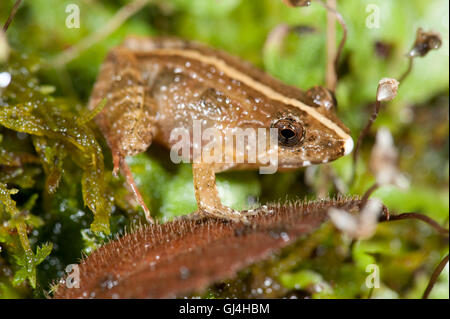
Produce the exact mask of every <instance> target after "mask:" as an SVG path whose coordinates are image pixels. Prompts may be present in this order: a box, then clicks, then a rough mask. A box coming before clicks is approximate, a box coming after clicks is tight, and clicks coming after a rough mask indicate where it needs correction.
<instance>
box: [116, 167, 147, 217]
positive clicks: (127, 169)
mask: <svg viewBox="0 0 450 319" xmlns="http://www.w3.org/2000/svg"><path fill="white" fill-rule="evenodd" d="M119 161H120V164H119V165H120V168H121V169H122V173H123V174H124V175H125V178H126V180H127V183H128V185H129V186H130V188H131V190H132V191H133V194H134V197H135V198H136V201H137V202H138V203H139V205H141V207H142V209H143V210H144V213H145V219H147V221H148V222H149V223H151V224H153V222H154V221H153V218H152V216H151V215H150V210H149V209H148V207H147V205H146V204H145V202H144V199H143V198H142V195H141V193H140V192H139V189H138V187H137V185H136V182H135V181H134V177H133V173H132V172H131V169H130V167H129V166H128V164H127V162H126V161H125V158H121V159H119Z"/></svg>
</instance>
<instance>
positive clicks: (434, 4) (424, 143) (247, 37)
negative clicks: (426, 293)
mask: <svg viewBox="0 0 450 319" xmlns="http://www.w3.org/2000/svg"><path fill="white" fill-rule="evenodd" d="M129 2H131V1H124V0H122V1H121V0H114V1H100V0H97V1H96V0H70V1H63V0H33V1H27V0H25V1H23V3H22V5H21V6H20V9H19V11H18V13H17V15H16V17H15V19H14V21H13V23H12V24H11V26H10V28H9V30H8V31H7V34H6V36H7V41H8V43H9V46H10V47H11V53H10V56H9V59H8V60H7V61H5V62H4V63H2V64H0V72H9V73H10V74H12V75H13V77H12V83H11V85H10V87H7V88H5V89H4V90H2V89H1V88H0V90H1V91H0V160H2V161H3V162H0V183H4V185H7V186H8V189H11V188H13V187H14V188H16V189H18V190H19V192H18V193H17V194H14V195H12V199H14V200H15V201H16V202H17V206H18V207H19V211H20V212H22V213H23V212H24V211H25V212H26V213H27V214H28V215H26V216H25V217H23V218H22V217H20V218H22V219H20V218H19V217H17V218H16V219H14V218H13V215H14V214H12V213H11V212H10V210H11V209H9V210H8V209H6V208H2V205H1V204H0V221H1V222H2V223H3V226H0V230H1V231H0V248H1V250H0V297H3V298H25V297H43V296H44V295H45V292H46V291H48V289H49V287H50V283H51V282H52V281H53V280H56V279H57V278H58V277H60V276H62V275H63V274H64V268H65V266H66V265H68V264H70V263H75V262H77V261H78V260H79V258H80V257H81V253H82V252H83V253H86V254H89V252H91V251H92V250H93V249H95V248H96V247H98V246H99V245H101V243H103V242H104V241H105V240H108V239H110V238H113V236H114V235H116V234H122V233H123V231H124V228H125V227H126V226H129V225H131V224H133V223H136V222H139V221H142V217H143V216H142V212H141V211H140V209H139V208H138V207H136V205H132V204H130V201H129V199H130V198H129V194H128V192H127V190H126V189H125V187H124V185H123V180H122V179H121V180H115V179H112V178H111V166H112V165H111V156H110V154H109V150H108V148H107V147H106V146H105V143H104V140H103V139H102V137H101V136H100V135H99V133H98V132H97V130H96V129H95V127H92V125H78V124H77V123H72V122H70V120H69V119H74V118H77V117H80V116H81V115H82V114H85V104H86V101H87V99H88V98H89V94H90V91H91V89H92V86H93V84H94V82H95V79H96V76H97V73H98V70H99V66H100V64H101V62H102V61H103V59H104V57H105V55H106V53H107V52H108V50H109V49H111V48H112V47H114V46H115V45H118V44H120V43H121V41H122V40H123V39H124V38H125V37H126V36H127V35H130V34H140V35H148V36H152V35H171V36H179V37H183V38H186V39H192V40H196V41H200V42H203V43H206V44H208V45H210V46H213V47H216V48H220V49H223V50H225V51H228V52H230V53H232V54H234V55H237V56H240V57H241V58H243V59H245V60H248V61H250V62H252V63H253V64H255V65H256V66H258V67H260V68H262V69H265V70H266V71H267V72H269V73H270V74H272V75H273V76H275V77H276V78H278V79H280V80H283V81H284V82H286V83H289V84H292V85H295V86H298V87H300V88H302V89H307V88H309V87H312V86H314V85H323V84H324V82H325V68H326V64H325V60H326V47H325V42H326V32H325V31H326V12H325V10H324V9H323V7H321V6H320V5H318V4H317V3H314V2H313V4H312V5H311V7H308V8H289V7H287V6H285V5H284V4H283V2H282V1H281V0H258V1H253V0H159V1H158V0H155V1H151V4H149V5H147V6H145V7H144V8H143V9H142V10H140V11H139V12H138V13H136V14H135V15H133V16H132V17H131V18H130V19H129V20H127V21H126V22H125V23H124V24H123V25H121V26H120V27H119V28H118V29H117V30H116V31H115V32H113V33H112V34H111V35H110V36H108V37H107V38H106V39H104V40H102V41H99V42H98V43H96V44H95V45H93V46H92V47H91V48H89V49H87V50H86V51H84V52H82V54H80V55H79V56H78V57H77V58H76V59H74V60H73V61H71V62H69V63H68V64H67V65H66V66H64V67H62V68H54V67H52V65H51V61H52V59H53V58H55V57H56V56H58V54H60V53H61V52H62V51H63V50H65V49H67V48H69V47H70V46H72V45H74V44H76V43H78V42H79V41H81V40H82V39H83V38H85V37H87V36H88V35H90V34H92V33H94V32H96V31H98V30H100V29H101V28H102V27H104V26H105V24H106V23H108V21H110V19H111V18H112V17H113V16H114V14H115V13H116V12H117V11H118V10H119V9H120V8H121V7H123V6H124V5H126V4H127V3H129ZM337 2H338V8H339V11H340V12H341V14H342V16H343V17H344V19H345V21H346V23H347V25H348V31H349V32H348V41H347V43H346V46H345V49H344V51H343V54H342V57H341V61H340V62H339V69H338V71H339V83H338V87H337V91H336V96H337V100H338V113H339V117H340V118H341V119H342V120H343V122H344V123H345V124H346V125H347V126H348V127H349V128H350V129H351V132H352V136H353V138H354V139H355V140H356V138H357V137H358V134H359V132H360V130H361V129H362V127H363V126H364V125H365V123H366V121H367V119H368V117H369V115H370V113H371V111H372V108H373V101H374V96H375V93H376V88H377V84H378V81H379V80H380V79H381V78H383V77H395V78H398V77H399V76H400V75H401V74H402V73H403V72H404V70H406V68H407V63H408V61H407V59H406V57H405V54H406V53H407V52H408V51H409V50H410V48H411V46H412V44H413V42H414V39H415V35H416V30H417V28H418V27H422V28H424V29H425V30H426V31H428V30H434V31H436V32H439V33H440V34H441V37H442V39H443V44H442V47H441V48H440V49H439V50H438V51H432V52H431V53H429V55H428V56H426V57H424V58H420V59H416V60H415V65H414V68H413V70H412V72H411V74H410V75H409V77H408V78H407V79H406V80H405V81H404V83H402V86H401V88H400V90H399V93H398V96H397V98H396V99H395V100H394V101H392V102H390V103H387V104H385V105H384V106H383V109H382V111H381V114H380V116H379V118H378V119H377V121H376V122H375V124H374V126H373V128H372V130H371V134H370V135H369V136H368V137H367V138H366V140H365V142H364V144H363V147H362V153H361V160H360V161H359V165H358V167H357V178H356V182H355V183H354V184H353V185H351V186H350V187H348V189H347V190H346V193H347V194H358V195H361V194H363V193H364V191H365V190H367V189H368V188H369V187H370V186H371V185H372V184H373V183H374V181H375V179H374V176H373V175H372V174H371V173H370V172H369V170H368V168H367V162H368V159H369V156H370V150H371V148H372V146H373V143H374V137H375V133H376V131H377V129H378V128H379V127H382V126H383V127H387V128H388V129H389V130H390V131H391V133H392V135H393V137H394V141H395V144H396V146H397V147H398V151H399V168H400V170H401V171H402V172H403V173H404V174H406V176H407V177H408V179H409V181H410V187H409V188H408V189H406V190H400V189H398V188H396V187H394V186H384V187H382V188H380V189H379V190H378V191H376V192H375V194H374V196H376V197H378V198H380V199H381V200H382V201H383V202H384V204H385V205H386V206H387V207H388V208H389V209H390V210H392V211H395V212H407V211H416V212H421V213H424V214H426V215H428V216H430V217H432V218H434V219H435V220H436V221H438V222H439V223H441V224H443V225H445V226H446V227H448V211H449V209H448V207H449V203H448V194H449V190H448V181H449V161H448V159H449V150H448V149H449V138H448V114H449V108H448V103H449V101H448V90H449V83H448V80H449V73H448V72H449V71H448V67H449V48H448V29H449V16H448V10H449V8H448V7H449V3H448V1H447V0H432V1H421V0H397V1H390V0H370V1H369V0H361V1H342V0H341V1H339V0H338V1H337ZM13 3H14V1H11V0H7V1H2V2H1V3H0V22H1V23H3V21H6V19H7V17H8V15H9V12H10V10H11V8H12V6H13ZM69 4H76V5H78V6H79V9H80V28H72V29H70V28H67V27H66V24H65V22H66V19H67V16H68V14H69V13H66V7H67V5H69ZM368 5H376V7H377V8H378V10H379V11H378V12H379V18H380V21H379V28H369V27H367V24H366V20H367V19H368V17H369V15H370V14H371V13H372V11H368ZM280 24H287V25H289V26H292V27H295V28H294V29H295V30H296V31H294V32H291V33H290V34H289V35H288V36H287V37H286V38H285V39H284V41H282V42H281V43H278V44H277V43H273V42H271V43H269V44H266V45H265V43H266V39H267V36H268V34H269V33H270V32H271V31H272V30H273V29H274V28H275V27H277V26H279V25H280ZM306 29H311V30H313V31H312V32H305V31H304V30H306ZM302 30H303V31H302ZM337 30H338V38H340V36H341V34H342V33H341V30H340V28H339V26H338V27H337ZM0 48H1V46H0ZM49 61H50V67H49V66H48V63H49ZM0 62H1V61H0ZM33 105H39V106H40V107H41V109H42V110H43V111H42V113H39V114H38V115H36V116H35V117H31V115H30V114H34V113H33V112H34V111H32V110H30V109H29V108H32V106H33ZM22 111H23V114H24V118H23V121H22V123H20V120H19V122H17V121H14V116H15V114H16V112H19V114H22V113H20V112H22ZM46 114H47V115H46ZM48 114H49V115H48ZM25 115H26V116H25ZM28 115H30V116H29V117H28ZM25 118H26V119H25ZM40 119H42V121H44V122H43V123H47V122H45V121H49V122H48V123H52V124H51V125H50V126H52V125H54V126H55V128H56V130H58V129H61V128H64V127H65V128H68V130H69V133H68V134H69V135H70V134H74V136H75V135H76V134H84V135H83V139H82V140H80V141H79V142H76V143H75V142H72V141H68V139H67V138H65V137H63V134H62V133H61V132H62V131H61V130H59V131H58V132H59V133H58V134H56V133H55V134H54V133H52V134H54V135H51V134H50V133H45V134H44V133H42V132H49V131H51V130H52V129H53V128H50V129H48V128H46V126H45V125H47V124H45V125H42V126H40V127H39V128H38V129H36V131H33V132H41V133H42V134H44V137H42V138H41V139H40V140H38V138H36V137H33V138H32V137H31V135H33V134H30V133H32V132H31V131H30V130H31V128H30V127H31V124H30V125H28V126H27V125H22V124H23V123H24V122H26V121H27V120H29V121H30V122H29V123H33V124H35V123H37V121H38V120H40ZM68 123H69V124H68ZM47 129H48V130H47ZM16 131H18V132H22V133H17V132H16ZM52 132H53V131H52ZM39 143H40V144H39ZM70 143H72V144H70ZM77 143H78V144H77ZM69 144H70V145H72V146H70V145H69ZM37 145H43V147H42V149H43V151H42V152H41V153H39V152H38V153H36V149H37ZM73 145H75V146H76V147H75V149H76V148H77V147H78V149H81V150H82V152H84V154H87V156H86V157H89V158H92V157H91V156H94V157H95V158H97V159H98V160H99V161H101V160H102V156H104V162H105V170H104V171H102V176H104V179H105V183H104V185H103V184H101V183H100V182H99V183H98V185H97V184H96V183H94V184H92V185H94V186H91V187H95V189H94V190H92V192H93V194H102V197H105V198H106V199H105V200H104V201H103V202H99V201H97V200H96V199H95V198H86V194H84V196H85V197H83V189H82V185H83V187H85V189H84V191H86V190H87V189H88V187H89V186H85V185H84V184H82V183H80V180H81V181H83V183H88V182H89V178H92V176H93V175H92V174H93V171H96V170H98V169H100V170H102V167H97V166H96V167H95V169H93V167H92V166H91V165H92V163H90V162H89V160H83V159H81V160H80V161H79V162H77V160H76V158H78V157H80V158H82V157H83V155H79V154H78V153H76V152H77V151H76V150H74V147H73ZM100 147H101V148H100ZM78 151H79V150H78ZM8 154H9V155H8ZM24 154H31V155H30V156H34V157H35V159H34V160H29V161H26V160H22V161H20V162H21V163H20V165H16V164H14V165H13V163H12V162H13V160H11V158H19V157H20V158H22V157H24ZM61 154H66V157H65V160H64V162H62V155H61ZM77 154H78V155H77ZM10 155H11V156H10ZM8 156H9V157H8ZM25 157H26V156H25ZM55 159H61V161H57V163H58V164H55V163H56V162H55ZM128 161H129V164H130V165H131V167H132V170H133V173H134V174H135V177H136V181H137V183H138V185H139V187H140V189H141V191H142V192H143V194H144V198H145V200H146V202H147V203H148V204H149V205H150V207H151V210H152V212H153V214H155V215H156V216H157V217H158V218H161V219H162V220H167V219H170V218H172V217H174V216H178V215H182V214H187V213H189V212H192V211H193V210H195V208H196V204H195V198H194V191H193V186H192V173H191V168H190V165H173V164H171V163H170V161H169V156H168V152H167V151H165V150H162V149H160V148H158V147H157V146H152V147H151V148H150V151H148V152H146V153H144V154H140V155H138V156H135V157H133V158H129V160H128ZM55 165H56V166H58V165H59V166H60V167H59V169H56V170H55V169H54V170H52V167H53V166H55ZM97 165H100V164H97ZM58 171H60V172H62V177H61V182H60V183H59V186H58V188H57V190H56V192H55V193H54V194H48V192H47V190H46V176H49V172H50V173H52V172H53V174H56V175H54V176H57V174H58ZM351 171H352V161H351V157H350V156H347V157H344V158H341V159H339V160H338V161H336V162H333V163H331V164H329V165H327V166H320V167H314V168H311V169H308V171H307V172H308V173H305V172H306V170H304V169H303V170H299V171H298V172H289V173H277V174H275V175H269V176H263V175H259V174H258V173H257V172H244V173H239V174H236V173H233V172H230V173H224V174H220V175H219V176H218V186H219V191H220V195H221V198H222V200H223V202H224V203H225V204H227V205H230V206H232V207H234V208H236V209H241V208H245V207H250V206H252V205H255V204H256V203H258V202H261V203H264V202H267V201H279V200H284V199H285V198H309V199H315V198H318V197H320V196H324V195H326V194H331V195H333V194H336V193H337V190H336V189H335V188H334V186H333V183H332V182H331V181H330V172H332V173H334V174H335V175H336V176H337V177H338V178H339V179H340V180H342V181H343V183H344V184H345V185H348V184H349V183H348V182H349V180H350V177H351ZM83 174H84V175H83ZM89 174H91V175H89ZM89 176H90V177H89ZM102 178H103V177H102ZM47 181H48V180H47ZM0 195H1V191H0ZM5 198H6V197H5ZM0 200H1V197H0ZM83 200H84V203H87V204H88V207H89V208H88V207H86V206H85V205H84V203H83ZM6 206H7V204H6V203H5V207H6ZM10 207H11V206H10ZM92 211H95V212H96V216H97V218H98V219H97V220H96V224H95V225H97V226H98V228H97V230H100V232H98V231H97V232H95V231H93V230H96V229H95V228H94V229H92V227H90V225H91V223H92V221H93V214H92ZM109 213H111V219H110V226H108V215H109ZM17 216H19V214H17ZM13 220H16V221H15V222H17V223H19V224H20V225H26V227H27V229H28V238H29V242H30V245H31V247H32V250H33V251H35V252H36V253H33V254H34V257H33V256H32V255H30V252H28V255H27V252H26V251H25V252H23V251H22V250H21V248H20V241H19V238H18V235H17V233H14V231H11V229H12V228H14V227H13V226H14V225H16V224H14V223H13ZM7 222H8V223H9V224H8V223H7ZM21 223H22V224H21ZM17 225H18V224H17ZM109 227H110V232H109V233H108V229H109ZM44 243H51V244H52V247H50V246H49V245H48V246H45V245H44V246H42V245H43V244H44ZM37 247H42V249H43V250H45V251H46V250H48V251H46V252H45V253H41V257H42V258H38V255H39V251H38V250H37ZM46 247H47V248H46ZM49 248H52V249H51V252H50V250H49ZM48 253H49V255H48V257H47V258H45V259H44V260H43V261H42V260H41V259H43V258H44V257H45V256H46V255H47V254H48ZM447 253H448V239H442V238H441V237H439V236H438V235H437V234H436V233H435V232H433V231H432V230H431V229H430V227H429V226H427V225H425V224H422V223H417V222H414V221H402V222H395V223H385V224H382V225H379V226H378V229H377V233H376V235H375V236H374V237H373V238H371V239H369V240H364V241H359V242H356V244H355V245H350V241H349V239H348V238H346V237H345V236H343V235H341V234H340V233H338V232H337V231H336V230H335V229H333V227H331V226H330V225H324V227H322V228H321V229H320V230H319V231H318V232H317V233H315V234H313V235H312V236H311V237H309V238H306V239H302V240H301V242H299V243H298V244H296V245H295V247H290V248H289V249H288V250H286V251H284V252H282V253H280V254H279V255H278V256H277V258H275V260H271V261H269V262H266V263H261V264H258V265H255V266H254V267H250V269H248V270H246V271H243V272H241V273H240V274H239V276H238V279H235V280H232V281H229V282H227V283H226V285H217V286H214V287H211V288H210V289H209V291H208V293H207V294H206V295H205V297H224V296H237V297H264V296H265V297H286V296H297V297H305V296H307V297H313V298H367V297H368V296H369V295H371V296H372V297H380V298H418V297H420V296H421V294H422V293H423V290H424V289H425V286H426V284H427V281H428V278H429V277H430V275H431V272H432V270H433V269H434V267H435V266H436V265H437V264H438V263H439V261H440V260H441V259H442V257H443V256H445V254H447ZM27 256H28V257H27ZM30 256H31V257H30ZM27 258H28V259H27ZM30 258H31V259H30ZM38 259H39V260H38ZM373 263H375V264H377V265H378V266H379V268H380V274H381V288H379V289H374V291H373V292H370V290H369V289H368V288H367V287H366V286H365V284H364V283H365V278H366V276H367V275H368V273H366V267H367V265H369V264H373ZM36 266H37V272H35V270H34V269H35V268H36ZM33 278H34V279H35V280H36V285H33ZM448 281H449V273H448V265H447V267H446V269H445V271H444V273H443V274H442V275H441V276H440V278H439V283H438V285H437V286H436V287H435V289H434V290H433V292H432V295H431V297H434V298H448V297H449V290H448ZM267 282H270V285H265V283H267ZM219 286H220V287H219ZM224 287H227V288H224ZM243 287H244V288H245V289H244V288H243ZM317 287H320V289H318V288H317ZM258 288H260V289H258ZM269 288H270V291H269Z"/></svg>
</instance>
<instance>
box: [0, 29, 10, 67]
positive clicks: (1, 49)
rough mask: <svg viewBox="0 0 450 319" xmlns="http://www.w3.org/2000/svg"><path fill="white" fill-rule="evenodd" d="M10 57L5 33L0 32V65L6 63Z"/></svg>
mask: <svg viewBox="0 0 450 319" xmlns="http://www.w3.org/2000/svg"><path fill="white" fill-rule="evenodd" d="M8 56H9V46H8V42H7V41H6V36H5V33H4V32H3V31H2V30H0V63H3V62H6V60H7V59H8Z"/></svg>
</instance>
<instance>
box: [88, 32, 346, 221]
mask: <svg viewBox="0 0 450 319" xmlns="http://www.w3.org/2000/svg"><path fill="white" fill-rule="evenodd" d="M104 98H106V99H107V102H106V106H105V107H104V108H103V110H102V111H101V112H100V113H99V114H98V116H97V117H96V123H97V124H98V126H99V127H100V129H101V131H102V133H103V134H104V136H105V138H106V140H107V142H108V145H109V147H110V148H111V151H112V154H113V159H114V169H115V172H117V171H118V169H119V168H121V169H122V172H123V173H124V174H125V176H126V177H127V181H128V183H129V185H130V187H131V188H132V190H133V191H134V193H135V195H136V198H137V200H138V201H139V203H140V204H141V205H142V207H143V208H144V211H145V213H146V217H147V219H148V220H151V217H150V212H149V211H148V209H147V208H146V206H145V203H144V201H143V200H142V197H141V196H140V194H139V191H138V189H137V187H136V185H135V184H134V181H133V177H132V174H131V172H130V170H129V168H128V166H127V164H126V162H125V157H126V156H132V155H136V154H138V153H141V152H144V151H146V150H147V148H148V147H149V146H150V144H151V143H153V142H155V143H158V144H161V145H163V146H165V147H167V148H171V147H172V146H173V145H174V144H175V143H176V142H177V141H176V140H171V139H170V136H171V132H172V130H173V129H175V128H179V127H184V128H186V129H188V130H189V131H190V132H192V128H193V124H194V120H198V121H200V122H199V123H201V127H202V128H209V127H215V128H218V129H220V130H221V131H224V130H225V129H227V128H242V129H245V128H254V129H255V130H256V129H258V128H267V129H269V128H277V129H278V141H277V142H278V149H277V152H278V154H277V155H278V169H279V170H285V169H295V168H299V167H304V166H308V165H312V164H321V163H327V162H330V161H333V160H335V159H337V158H339V157H341V156H344V155H347V154H348V153H350V152H351V150H352V148H353V141H352V139H351V137H350V134H349V130H348V129H347V128H346V127H345V125H344V124H343V123H342V122H341V121H340V120H339V119H338V118H337V116H336V114H335V108H336V105H335V101H334V98H333V96H332V94H331V93H330V92H329V91H328V90H327V89H325V88H322V87H319V86H317V87H313V88H311V89H309V90H308V91H302V90H300V89H298V88H295V87H292V86H289V85H286V84H283V83H282V82H280V81H278V80H276V79H274V78H272V77H271V76H269V75H267V74H265V73H263V72H262V71H260V70H258V69H257V68H255V67H253V66H252V65H250V64H248V63H246V62H243V61H241V60H240V59H238V58H236V57H233V56H231V55H229V54H227V53H224V52H222V51H218V50H215V49H211V48H208V47H206V46H203V45H201V44H198V43H194V42H189V41H185V40H181V39H175V38H138V37H129V38H127V39H126V40H125V41H124V43H123V44H122V45H120V46H118V47H116V48H113V49H112V50H111V51H110V52H109V54H108V56H107V58H106V60H105V62H104V63H103V65H102V67H101V70H100V73H99V76H98V79H97V82H96V84H95V86H94V89H93V92H92V95H91V99H90V101H89V108H90V109H93V108H95V107H96V106H97V105H98V104H99V103H100V102H101V100H102V99H104ZM191 136H192V135H191ZM223 151H224V153H226V152H232V151H233V150H230V149H225V148H224V150H223ZM191 160H194V163H193V165H192V168H193V177H194V187H195V195H196V200H197V204H198V209H199V210H198V212H199V213H202V214H209V215H212V216H216V217H220V218H226V219H232V220H241V221H242V220H245V216H241V215H239V213H238V212H235V211H233V210H232V209H230V208H228V207H224V206H222V204H221V201H220V198H219V196H218V192H217V189H216V185H215V173H217V172H221V171H225V170H230V169H255V168H258V167H260V166H261V165H262V163H261V162H258V161H256V162H255V163H248V162H244V163H234V164H233V163H226V164H224V163H203V162H201V159H200V160H198V161H195V159H193V158H191Z"/></svg>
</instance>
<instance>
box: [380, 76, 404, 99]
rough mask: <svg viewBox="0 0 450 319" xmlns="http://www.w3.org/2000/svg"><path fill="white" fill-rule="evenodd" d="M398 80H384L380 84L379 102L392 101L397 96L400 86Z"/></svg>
mask: <svg viewBox="0 0 450 319" xmlns="http://www.w3.org/2000/svg"><path fill="white" fill-rule="evenodd" d="M399 84H400V83H399V82H398V81H397V80H396V79H390V78H383V79H381V80H380V82H378V90H377V101H379V102H383V101H390V100H393V99H394V98H395V97H396V96H397V90H398V85H399Z"/></svg>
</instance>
